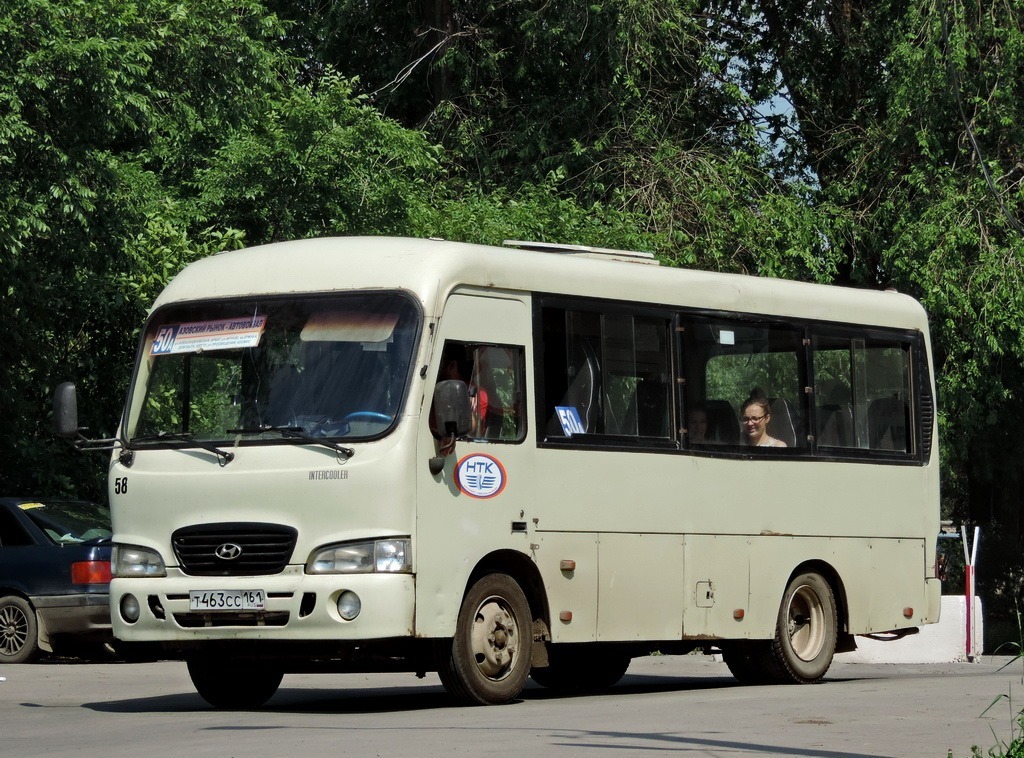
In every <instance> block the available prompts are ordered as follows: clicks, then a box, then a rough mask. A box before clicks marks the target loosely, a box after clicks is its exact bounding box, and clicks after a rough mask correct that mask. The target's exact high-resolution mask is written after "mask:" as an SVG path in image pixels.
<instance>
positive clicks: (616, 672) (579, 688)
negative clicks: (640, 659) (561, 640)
mask: <svg viewBox="0 0 1024 758" xmlns="http://www.w3.org/2000/svg"><path fill="white" fill-rule="evenodd" d="M631 660H632V658H631V657H630V656H629V655H627V654H625V653H622V652H616V651H615V650H614V649H609V648H608V647H605V646H603V645H597V644H593V643H590V644H587V645H584V646H582V647H579V646H571V647H565V646H563V645H552V646H551V647H549V648H548V664H549V665H547V666H545V667H544V668H535V669H533V670H532V671H531V672H530V677H531V678H532V679H533V681H535V682H536V683H537V684H539V685H541V686H542V687H546V688H548V689H550V690H555V691H557V692H595V691H598V690H605V689H608V688H609V687H612V686H614V685H615V684H616V683H618V681H619V680H620V679H622V677H623V676H624V675H625V673H626V669H628V668H629V664H630V661H631Z"/></svg>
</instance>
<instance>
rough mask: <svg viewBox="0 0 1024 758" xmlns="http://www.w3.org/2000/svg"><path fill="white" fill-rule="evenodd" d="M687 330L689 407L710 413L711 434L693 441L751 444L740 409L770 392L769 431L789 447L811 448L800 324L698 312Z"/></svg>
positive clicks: (686, 321)
mask: <svg viewBox="0 0 1024 758" xmlns="http://www.w3.org/2000/svg"><path fill="white" fill-rule="evenodd" d="M683 334H684V343H683V355H684V363H685V371H686V377H687V383H686V392H687V397H686V400H687V407H688V408H690V409H693V408H700V409H702V410H703V411H704V412H705V413H706V415H707V432H706V436H705V439H703V440H698V439H695V438H693V437H692V436H691V438H690V443H691V444H693V445H697V446H700V447H703V446H705V445H733V446H735V445H743V444H746V441H747V435H746V434H745V432H744V429H743V427H742V426H741V425H740V421H739V413H738V411H739V410H740V408H741V406H742V404H743V403H744V401H745V400H746V399H747V398H748V397H750V396H751V395H753V394H756V395H758V396H761V395H763V396H764V399H765V404H766V413H768V414H770V419H769V420H768V422H767V430H766V431H767V434H768V435H769V436H770V437H771V438H773V439H776V440H780V441H781V442H784V443H785V447H786V448H790V449H792V448H794V447H795V448H800V447H806V445H807V431H806V428H805V419H806V417H807V414H806V410H805V407H804V404H805V403H806V401H805V399H804V392H803V386H804V380H803V377H804V376H806V370H805V365H804V360H803V357H802V356H803V331H802V330H801V329H800V328H797V327H795V326H792V325H788V324H783V323H778V322H771V321H765V320H754V319H750V320H741V319H718V318H705V317H699V316H693V317H690V318H688V319H684V329H683Z"/></svg>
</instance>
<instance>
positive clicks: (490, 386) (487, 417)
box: [431, 340, 526, 442]
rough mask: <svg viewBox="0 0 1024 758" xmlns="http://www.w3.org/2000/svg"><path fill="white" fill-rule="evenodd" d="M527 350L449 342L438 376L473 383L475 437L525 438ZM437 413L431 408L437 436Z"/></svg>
mask: <svg viewBox="0 0 1024 758" xmlns="http://www.w3.org/2000/svg"><path fill="white" fill-rule="evenodd" d="M523 352H524V351H523V348H522V347H519V346H507V345H481V344H476V343H468V342H456V341H452V340H448V341H446V342H445V344H444V349H443V350H442V352H441V365H440V367H439V369H438V376H437V379H438V381H442V380H445V379H459V380H461V381H464V382H465V383H466V384H467V385H469V389H470V394H471V400H472V404H473V427H472V430H471V431H470V433H469V437H470V438H471V439H475V440H490V441H499V442H518V441H520V440H522V439H523V435H524V434H525V431H526V423H525V418H524V415H523V409H524V407H525V405H524V403H523V387H524V386H525V385H524V382H523ZM433 415H434V414H433V409H431V430H432V431H434V433H435V436H436V435H437V432H436V430H435V429H434V422H433Z"/></svg>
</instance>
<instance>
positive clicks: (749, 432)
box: [740, 387, 786, 447]
mask: <svg viewBox="0 0 1024 758" xmlns="http://www.w3.org/2000/svg"><path fill="white" fill-rule="evenodd" d="M771 418H772V414H771V406H770V405H769V403H768V398H767V397H766V396H765V394H764V392H762V391H761V390H760V389H759V388H756V387H755V388H754V389H752V390H751V391H750V397H748V398H747V399H746V400H745V401H744V402H743V405H742V406H740V424H741V425H742V426H743V439H744V440H745V441H746V443H747V444H748V445H750V446H751V447H786V443H785V442H783V441H782V440H778V439H775V438H774V437H772V436H771V435H770V434H768V422H769V421H771Z"/></svg>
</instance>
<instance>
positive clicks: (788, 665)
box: [771, 572, 838, 684]
mask: <svg viewBox="0 0 1024 758" xmlns="http://www.w3.org/2000/svg"><path fill="white" fill-rule="evenodd" d="M837 630H838V622H837V613H836V600H835V595H833V593H832V587H831V586H830V585H829V583H828V582H827V581H826V580H825V578H824V577H822V576H821V575H820V574H816V573H813V572H808V573H806V574H799V575H798V576H796V577H794V578H793V579H792V581H790V583H789V585H788V586H787V587H786V593H785V594H784V595H783V596H782V605H781V606H780V608H779V619H778V624H777V625H776V630H775V639H774V640H773V641H772V645H771V649H772V653H773V655H772V657H773V658H774V659H775V662H776V663H777V664H778V671H779V674H781V679H782V680H783V681H788V682H795V683H797V684H813V683H814V682H818V681H820V680H821V678H822V677H824V676H825V672H826V671H828V668H829V666H831V665H832V656H833V655H834V654H835V651H836V635H837V633H838V632H837Z"/></svg>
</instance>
